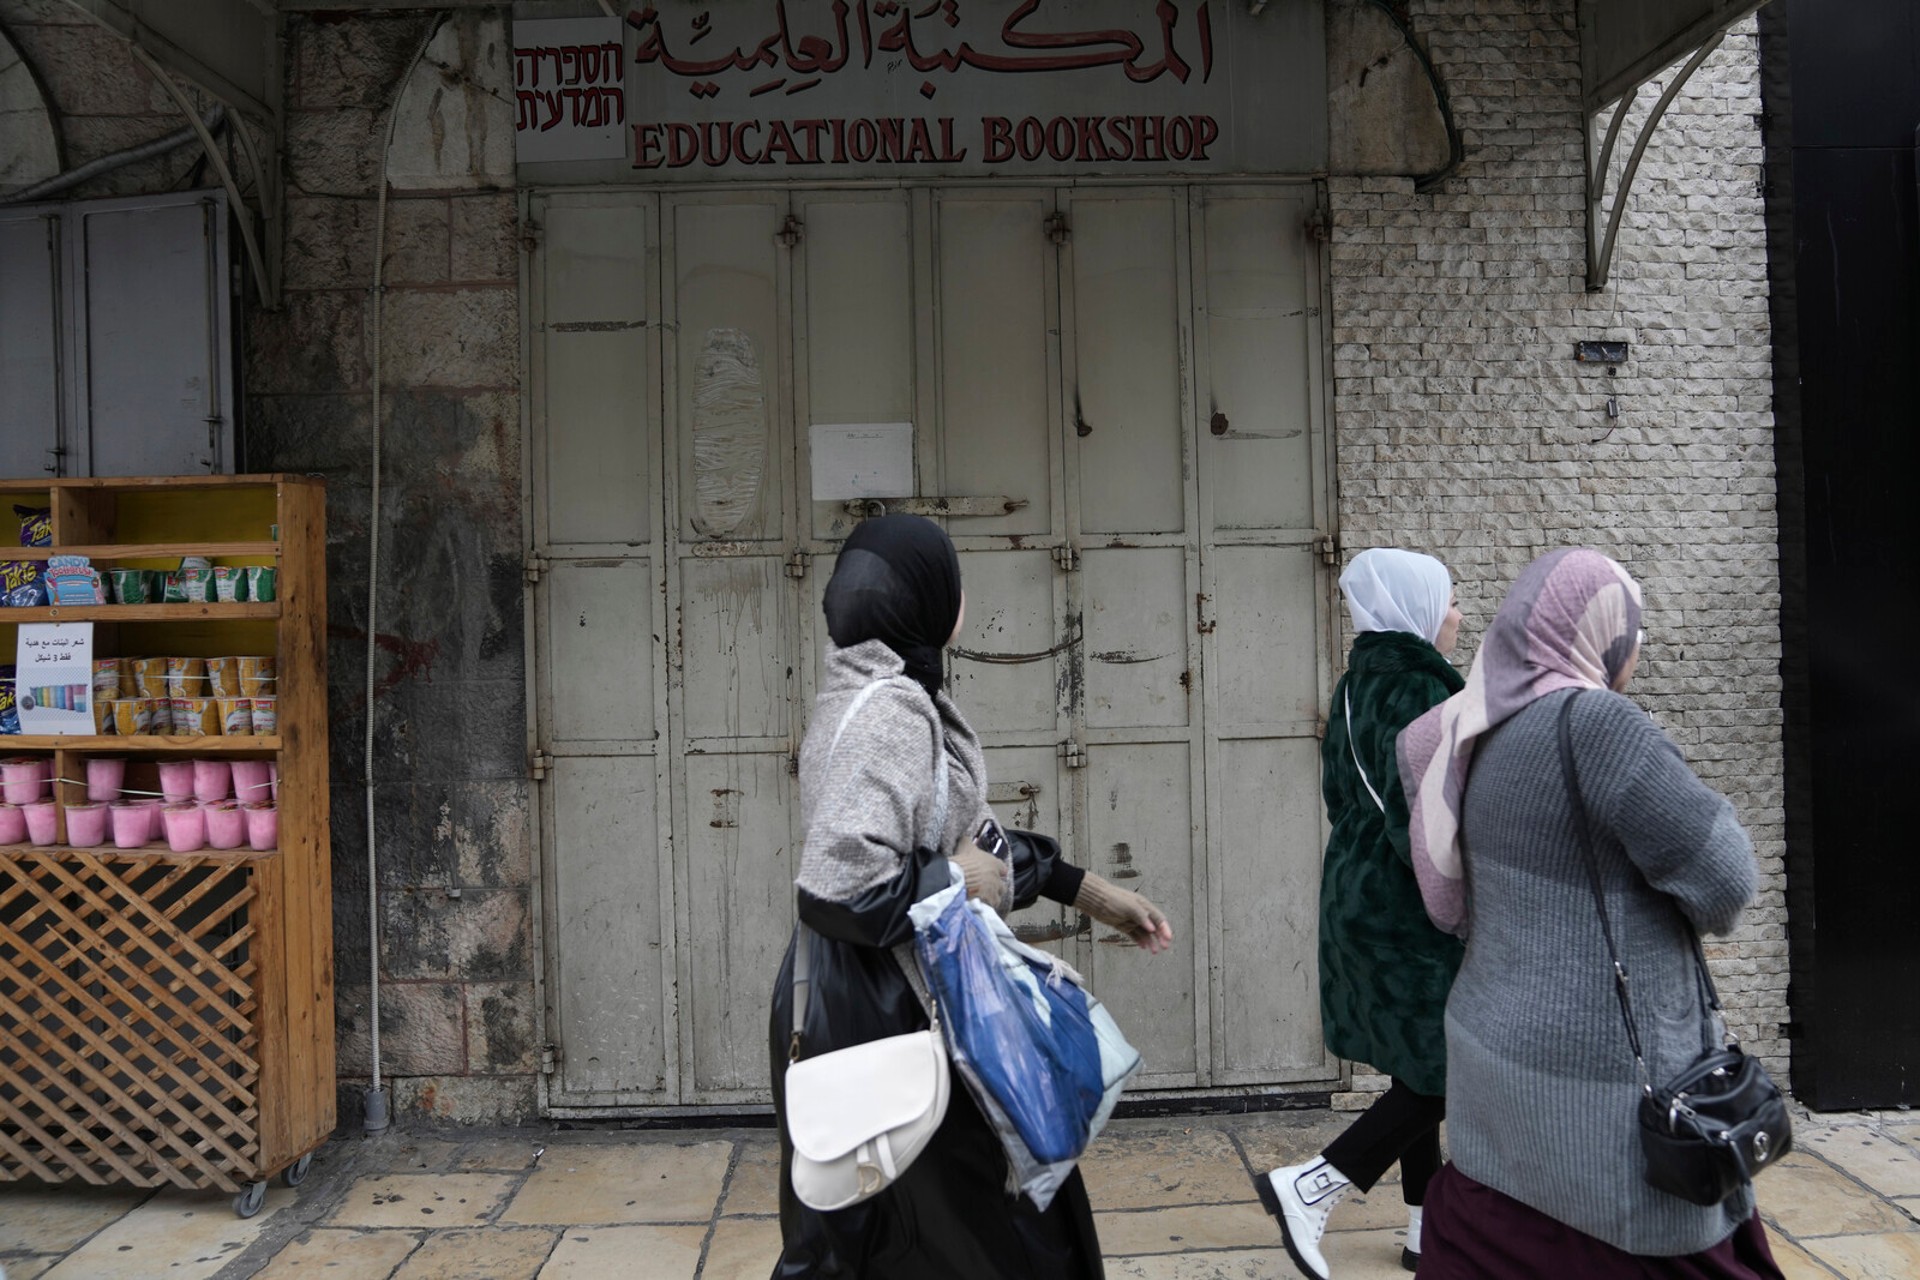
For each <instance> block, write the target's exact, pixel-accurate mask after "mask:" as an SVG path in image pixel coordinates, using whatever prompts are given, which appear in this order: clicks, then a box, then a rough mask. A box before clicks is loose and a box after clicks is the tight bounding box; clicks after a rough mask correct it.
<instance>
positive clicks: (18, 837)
mask: <svg viewBox="0 0 1920 1280" xmlns="http://www.w3.org/2000/svg"><path fill="white" fill-rule="evenodd" d="M26 842H27V815H26V814H25V813H23V812H22V811H21V809H20V806H19V805H17V804H0V844H25V843H26Z"/></svg>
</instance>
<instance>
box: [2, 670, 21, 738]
mask: <svg viewBox="0 0 1920 1280" xmlns="http://www.w3.org/2000/svg"><path fill="white" fill-rule="evenodd" d="M18 732H20V712H19V709H18V708H16V707H15V706H14V705H13V668H12V667H10V666H7V667H0V733H18Z"/></svg>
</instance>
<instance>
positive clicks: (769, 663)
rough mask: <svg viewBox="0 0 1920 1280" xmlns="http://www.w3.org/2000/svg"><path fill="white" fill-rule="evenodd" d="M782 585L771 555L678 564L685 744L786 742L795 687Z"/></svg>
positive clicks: (716, 745)
mask: <svg viewBox="0 0 1920 1280" xmlns="http://www.w3.org/2000/svg"><path fill="white" fill-rule="evenodd" d="M786 581H787V580H786V578H785V576H784V575H783V574H782V572H781V562H780V561H778V560H776V559H773V558H772V557H770V556H754V557H751V558H748V557H733V556H729V557H726V558H715V559H705V558H701V557H697V556H689V557H687V558H686V559H684V560H683V561H682V562H681V567H680V596H681V606H680V612H681V621H680V626H681V632H682V636H681V643H682V646H683V648H684V662H685V666H686V672H685V676H684V677H683V678H684V681H685V689H686V692H685V695H684V711H683V714H682V719H681V732H682V733H683V734H684V735H685V738H686V740H687V741H688V743H689V744H690V745H691V744H695V743H698V744H701V745H702V747H703V748H705V749H716V750H725V749H728V746H727V741H730V740H732V739H738V738H768V737H777V738H780V739H781V740H782V742H784V741H785V739H786V736H787V734H788V733H789V731H790V728H791V725H792V717H791V716H790V714H789V709H788V708H789V700H790V699H791V697H792V694H793V683H794V682H793V666H794V663H793V653H792V646H791V643H790V641H789V637H788V635H787V628H786V627H785V626H784V625H783V623H784V621H785V620H784V618H783V612H784V610H783V604H784V601H783V597H784V596H785V594H786ZM709 739H720V740H723V741H721V742H708V741H707V740H709Z"/></svg>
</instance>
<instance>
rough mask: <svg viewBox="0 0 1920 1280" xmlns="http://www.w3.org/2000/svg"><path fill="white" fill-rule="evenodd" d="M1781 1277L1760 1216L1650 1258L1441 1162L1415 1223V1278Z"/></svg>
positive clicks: (1742, 1279) (1763, 1279)
mask: <svg viewBox="0 0 1920 1280" xmlns="http://www.w3.org/2000/svg"><path fill="white" fill-rule="evenodd" d="M1540 1276H1552V1277H1554V1280H1629V1278H1631V1277H1647V1280H1785V1278H1784V1277H1783V1276H1782V1274H1781V1271H1780V1268H1779V1266H1778V1265H1776V1264H1775V1262H1774V1260H1773V1250H1772V1249H1770V1248H1768V1247H1767V1231H1766V1228H1765V1227H1763V1226H1762V1225H1761V1224H1760V1215H1759V1214H1758V1213H1755V1214H1754V1215H1753V1216H1752V1217H1751V1218H1748V1219H1747V1220H1746V1221H1745V1222H1743V1223H1742V1224H1740V1226H1739V1227H1738V1228H1737V1229H1736V1230H1735V1231H1734V1233H1733V1234H1732V1235H1730V1236H1728V1237H1727V1238H1726V1239H1725V1240H1722V1241H1721V1242H1720V1243H1719V1244H1717V1245H1715V1246H1713V1248H1711V1249H1703V1250H1701V1251H1700V1252H1699V1253H1688V1254H1682V1255H1680V1256H1678V1257H1671V1258H1651V1257H1645V1256H1643V1255H1640V1254H1634V1253H1627V1252H1625V1251H1624V1250H1620V1249H1616V1248H1614V1247H1613V1246H1612V1245H1610V1244H1607V1243H1606V1242H1605V1241H1602V1240H1596V1239H1594V1238H1593V1237H1592V1236H1590V1235H1587V1234H1585V1233H1584V1232H1580V1231H1576V1230H1574V1229H1573V1228H1572V1227H1570V1226H1568V1225H1567V1224H1566V1223H1564V1222H1561V1221H1559V1220H1558V1219H1556V1218H1549V1217H1548V1216H1547V1215H1546V1214H1544V1213H1541V1212H1540V1211H1539V1210H1538V1209H1533V1208H1529V1207H1528V1206H1526V1205H1524V1204H1521V1203H1520V1202H1519V1201H1518V1200H1515V1199H1514V1198H1513V1197H1512V1196H1508V1195H1503V1194H1501V1193H1500V1192H1498V1191H1495V1190H1494V1189H1493V1188H1492V1187H1489V1186H1487V1185H1485V1184H1484V1183H1479V1182H1475V1181H1474V1180H1473V1179H1472V1178H1469V1177H1468V1176H1467V1175H1466V1174H1464V1173H1461V1172H1460V1171H1459V1170H1458V1169H1456V1168H1454V1167H1453V1165H1452V1164H1451V1163H1448V1164H1446V1165H1443V1166H1442V1167H1441V1169H1440V1172H1439V1173H1438V1174H1437V1175H1436V1176H1435V1177H1434V1179H1433V1181H1432V1182H1431V1183H1429V1184H1428V1186H1427V1203H1426V1212H1425V1214H1424V1215H1423V1216H1422V1218H1421V1221H1420V1280H1538V1278H1539V1277H1540Z"/></svg>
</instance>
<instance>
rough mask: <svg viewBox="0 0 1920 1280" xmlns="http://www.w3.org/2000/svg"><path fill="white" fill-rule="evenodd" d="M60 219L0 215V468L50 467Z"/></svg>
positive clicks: (31, 471)
mask: <svg viewBox="0 0 1920 1280" xmlns="http://www.w3.org/2000/svg"><path fill="white" fill-rule="evenodd" d="M59 232H60V221H59V219H58V218H56V217H54V216H53V215H51V214H49V213H46V212H44V211H39V210H36V211H34V212H32V213H26V214H14V215H11V216H0V475H4V476H37V475H40V474H42V473H43V472H48V471H55V470H56V468H55V463H56V455H55V453H54V450H55V449H56V448H57V447H58V446H59V443H60V353H59V347H58V338H57V335H58V333H59V331H60V297H59V292H58V291H59V284H60V276H59V271H58V269H57V265H56V264H57V262H58V251H59V243H60V239H59Z"/></svg>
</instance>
